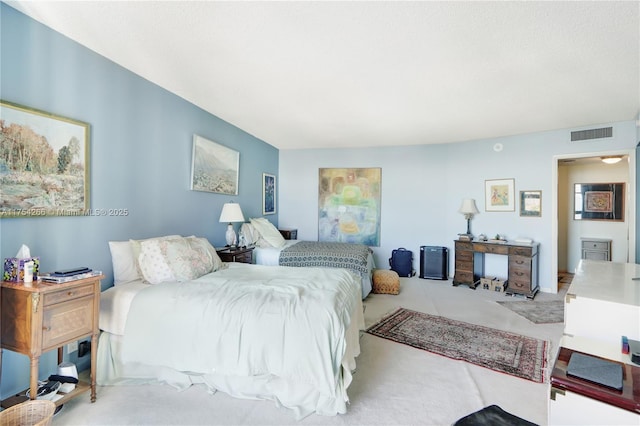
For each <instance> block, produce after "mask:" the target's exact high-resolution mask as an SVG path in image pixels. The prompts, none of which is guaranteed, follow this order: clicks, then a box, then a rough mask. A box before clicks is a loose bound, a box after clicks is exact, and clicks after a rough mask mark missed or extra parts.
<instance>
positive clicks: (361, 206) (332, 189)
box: [318, 168, 382, 246]
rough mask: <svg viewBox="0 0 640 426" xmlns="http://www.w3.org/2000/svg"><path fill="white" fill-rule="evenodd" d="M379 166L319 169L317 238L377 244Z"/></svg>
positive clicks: (378, 233) (379, 197)
mask: <svg viewBox="0 0 640 426" xmlns="http://www.w3.org/2000/svg"><path fill="white" fill-rule="evenodd" d="M381 188H382V169H381V168H342V169H337V168H336V169H329V168H327V169H319V176H318V240H319V241H333V242H346V243H359V244H365V245H368V246H379V245H380V200H381Z"/></svg>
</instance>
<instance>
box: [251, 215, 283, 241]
mask: <svg viewBox="0 0 640 426" xmlns="http://www.w3.org/2000/svg"><path fill="white" fill-rule="evenodd" d="M251 224H252V225H253V227H254V228H255V229H256V231H258V232H259V233H260V236H261V237H262V238H263V239H264V240H265V241H266V242H267V243H268V244H270V245H271V246H272V247H282V246H284V245H285V243H286V241H285V239H284V237H283V236H282V234H281V233H280V231H278V230H277V229H276V227H275V226H273V224H272V223H271V222H269V221H268V220H267V219H265V218H262V217H261V218H258V219H251Z"/></svg>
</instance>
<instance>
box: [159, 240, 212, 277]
mask: <svg viewBox="0 0 640 426" xmlns="http://www.w3.org/2000/svg"><path fill="white" fill-rule="evenodd" d="M203 240H204V241H203ZM205 241H206V240H205V239H204V238H196V237H188V238H180V239H177V240H162V241H159V242H158V245H159V246H160V250H161V251H162V253H163V254H164V257H165V259H166V261H167V263H168V264H169V268H170V269H171V271H172V272H173V275H174V276H175V278H176V280H178V281H189V280H194V279H196V278H199V277H201V276H203V275H205V274H208V273H209V272H211V271H213V270H214V266H217V267H218V268H219V267H220V266H222V262H221V261H220V258H219V257H218V255H217V253H216V258H217V260H218V264H217V265H215V263H216V262H215V259H214V258H213V256H212V255H211V252H210V251H209V248H208V247H207V245H209V246H210V245H211V244H209V242H208V241H206V244H205V243H204V242H205ZM214 252H215V249H214Z"/></svg>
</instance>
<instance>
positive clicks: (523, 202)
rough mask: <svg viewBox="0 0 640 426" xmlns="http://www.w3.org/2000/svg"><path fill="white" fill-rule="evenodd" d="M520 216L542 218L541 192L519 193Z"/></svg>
mask: <svg viewBox="0 0 640 426" xmlns="http://www.w3.org/2000/svg"><path fill="white" fill-rule="evenodd" d="M520 216H525V217H541V216H542V191H520Z"/></svg>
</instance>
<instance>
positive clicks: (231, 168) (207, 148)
mask: <svg viewBox="0 0 640 426" xmlns="http://www.w3.org/2000/svg"><path fill="white" fill-rule="evenodd" d="M239 171H240V153H239V152H238V151H234V150H233V149H231V148H227V147H226V146H224V145H220V144H217V143H215V142H213V141H210V140H208V139H205V138H203V137H202V136H199V135H193V152H192V153H191V190H192V191H205V192H215V193H218V194H227V195H238V173H239Z"/></svg>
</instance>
